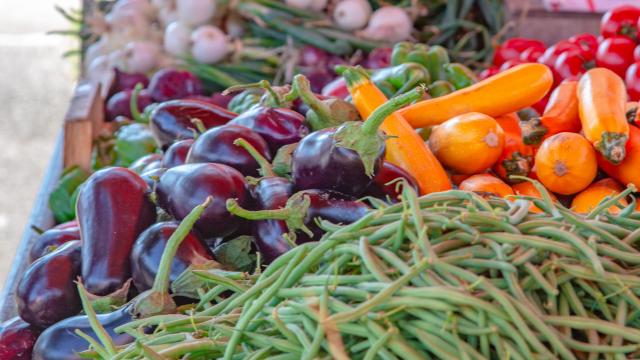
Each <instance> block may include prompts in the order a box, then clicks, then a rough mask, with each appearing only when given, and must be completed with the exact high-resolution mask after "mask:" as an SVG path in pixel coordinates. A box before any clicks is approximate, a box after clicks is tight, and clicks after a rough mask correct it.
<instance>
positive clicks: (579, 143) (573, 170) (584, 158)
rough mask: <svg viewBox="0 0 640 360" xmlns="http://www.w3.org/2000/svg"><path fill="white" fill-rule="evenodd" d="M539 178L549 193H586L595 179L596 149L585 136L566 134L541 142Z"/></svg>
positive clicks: (536, 160) (538, 167) (536, 162)
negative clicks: (585, 190)
mask: <svg viewBox="0 0 640 360" xmlns="http://www.w3.org/2000/svg"><path fill="white" fill-rule="evenodd" d="M535 164H536V165H535V166H536V175H537V177H538V179H539V180H540V182H541V183H542V184H543V185H544V186H545V187H546V188H547V189H549V190H551V191H553V192H555V193H558V194H563V195H571V194H575V193H577V192H580V191H582V190H584V189H585V188H586V187H587V186H589V184H591V182H592V181H593V179H594V178H595V176H596V172H597V170H598V164H597V161H596V152H595V150H594V149H593V146H592V145H591V143H590V142H589V141H587V139H585V138H584V137H583V136H582V135H580V134H576V133H569V132H563V133H560V134H556V135H553V136H551V137H550V138H548V139H546V140H545V141H544V142H542V145H541V146H540V149H539V150H538V152H537V153H536V158H535Z"/></svg>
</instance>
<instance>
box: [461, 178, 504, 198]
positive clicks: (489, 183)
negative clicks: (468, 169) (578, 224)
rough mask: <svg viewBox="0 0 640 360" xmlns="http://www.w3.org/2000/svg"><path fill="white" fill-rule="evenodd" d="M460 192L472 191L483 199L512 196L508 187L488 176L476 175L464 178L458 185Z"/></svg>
mask: <svg viewBox="0 0 640 360" xmlns="http://www.w3.org/2000/svg"><path fill="white" fill-rule="evenodd" d="M460 190H465V191H473V192H475V193H478V194H480V195H482V196H485V197H488V196H498V197H506V196H509V195H514V193H513V189H511V187H510V186H509V185H507V184H506V183H505V182H504V181H502V180H500V179H498V178H497V177H495V176H493V175H489V174H476V175H473V176H470V177H468V178H466V179H465V180H464V181H462V182H461V183H460Z"/></svg>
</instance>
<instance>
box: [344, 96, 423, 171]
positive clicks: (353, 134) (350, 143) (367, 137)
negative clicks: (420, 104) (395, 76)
mask: <svg viewBox="0 0 640 360" xmlns="http://www.w3.org/2000/svg"><path fill="white" fill-rule="evenodd" d="M424 91H425V90H424V88H423V87H417V88H416V89H415V90H414V91H410V92H408V93H406V94H402V95H399V96H396V97H395V98H393V99H391V100H388V101H387V102H385V103H384V104H382V105H380V106H379V107H378V108H377V109H376V110H375V111H374V112H373V113H372V114H371V115H370V116H369V117H368V118H367V120H366V121H365V122H364V123H361V122H354V121H351V122H347V123H344V124H343V125H341V126H340V127H339V128H338V129H337V130H336V132H335V134H334V135H333V138H334V140H335V142H336V145H338V146H340V147H344V148H347V149H351V150H353V151H355V152H356V153H358V155H359V156H360V158H361V159H362V163H363V164H364V169H365V173H366V174H367V176H369V177H371V178H372V177H373V176H374V167H375V161H376V159H377V158H378V157H379V156H380V153H381V150H382V149H383V148H384V144H385V141H386V140H387V137H386V136H385V135H383V134H382V133H381V132H379V131H378V128H379V127H380V125H382V123H383V122H384V121H385V120H386V119H387V118H388V117H389V116H391V114H393V113H394V112H395V111H396V110H399V109H400V108H402V107H404V106H405V105H408V104H409V103H411V102H413V101H416V100H418V99H421V98H422V96H423V95H424Z"/></svg>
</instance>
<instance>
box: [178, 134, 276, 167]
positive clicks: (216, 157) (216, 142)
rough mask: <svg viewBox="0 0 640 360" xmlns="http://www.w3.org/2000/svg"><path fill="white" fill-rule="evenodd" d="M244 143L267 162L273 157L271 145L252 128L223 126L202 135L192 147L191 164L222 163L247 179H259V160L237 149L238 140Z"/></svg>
mask: <svg viewBox="0 0 640 360" xmlns="http://www.w3.org/2000/svg"><path fill="white" fill-rule="evenodd" d="M239 138H241V139H244V140H246V141H247V142H248V143H249V144H251V145H253V147H254V148H256V150H258V152H259V153H260V154H261V155H262V156H264V157H265V158H266V159H267V160H271V153H270V151H269V146H268V145H267V142H266V141H265V140H264V139H263V138H262V136H260V135H258V133H256V132H254V131H252V130H251V129H249V128H246V127H244V126H239V125H231V124H228V125H223V126H218V127H216V128H213V129H210V130H207V131H206V132H205V133H203V134H200V136H198V138H197V139H196V140H195V141H194V143H193V145H191V150H190V151H189V155H187V163H189V164H196V163H218V164H224V165H229V166H231V167H232V168H234V169H236V170H238V171H240V172H241V173H242V174H243V175H246V176H258V169H259V168H260V165H258V162H257V161H256V159H254V158H253V156H251V154H249V152H247V151H246V150H245V149H243V148H241V147H240V146H237V145H234V144H233V142H234V141H235V140H236V139H239Z"/></svg>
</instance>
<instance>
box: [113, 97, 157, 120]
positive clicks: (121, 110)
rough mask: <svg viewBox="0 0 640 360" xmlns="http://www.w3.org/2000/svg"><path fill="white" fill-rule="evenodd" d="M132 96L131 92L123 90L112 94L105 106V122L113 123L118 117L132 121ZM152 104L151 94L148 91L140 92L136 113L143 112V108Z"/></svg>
mask: <svg viewBox="0 0 640 360" xmlns="http://www.w3.org/2000/svg"><path fill="white" fill-rule="evenodd" d="M132 95H133V90H123V91H120V92H118V93H115V94H113V96H111V97H110V98H109V101H107V105H106V112H107V121H113V120H115V119H116V118H117V117H118V116H124V117H126V118H128V119H133V115H132V114H131V96H132ZM152 102H153V100H151V94H150V93H149V91H148V90H146V89H143V90H141V91H140V93H138V97H137V105H138V112H143V111H144V108H146V107H147V106H149V105H150V104H151V103H152Z"/></svg>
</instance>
